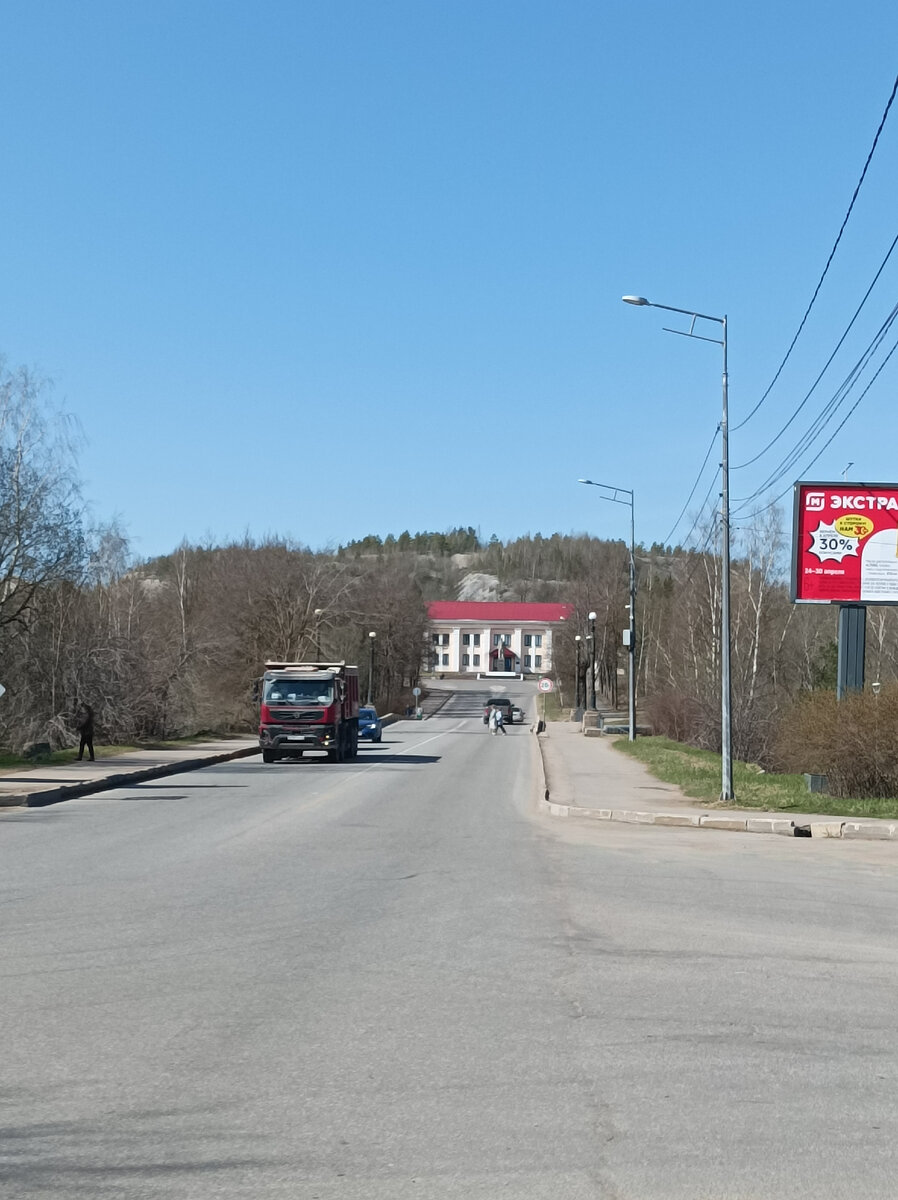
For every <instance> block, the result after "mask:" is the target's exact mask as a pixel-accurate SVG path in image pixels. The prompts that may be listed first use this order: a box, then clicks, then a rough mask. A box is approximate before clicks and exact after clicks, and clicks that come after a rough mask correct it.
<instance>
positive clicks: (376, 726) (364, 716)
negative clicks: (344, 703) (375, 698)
mask: <svg viewBox="0 0 898 1200" xmlns="http://www.w3.org/2000/svg"><path fill="white" fill-rule="evenodd" d="M382 733H383V729H382V726H381V723H380V717H379V716H378V715H377V709H376V708H368V707H367V706H363V707H362V708H360V709H359V741H361V740H362V738H370V740H371V741H372V742H379V741H380V739H381V736H382Z"/></svg>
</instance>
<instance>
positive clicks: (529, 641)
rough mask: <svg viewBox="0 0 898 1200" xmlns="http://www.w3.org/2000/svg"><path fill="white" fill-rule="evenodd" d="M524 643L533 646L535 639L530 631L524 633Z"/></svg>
mask: <svg viewBox="0 0 898 1200" xmlns="http://www.w3.org/2000/svg"><path fill="white" fill-rule="evenodd" d="M524 645H525V646H532V645H533V639H532V638H531V636H530V634H529V633H525V634H524Z"/></svg>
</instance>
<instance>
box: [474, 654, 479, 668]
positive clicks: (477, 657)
mask: <svg viewBox="0 0 898 1200" xmlns="http://www.w3.org/2000/svg"><path fill="white" fill-rule="evenodd" d="M474 666H475V667H479V666H480V655H479V654H475V655H474Z"/></svg>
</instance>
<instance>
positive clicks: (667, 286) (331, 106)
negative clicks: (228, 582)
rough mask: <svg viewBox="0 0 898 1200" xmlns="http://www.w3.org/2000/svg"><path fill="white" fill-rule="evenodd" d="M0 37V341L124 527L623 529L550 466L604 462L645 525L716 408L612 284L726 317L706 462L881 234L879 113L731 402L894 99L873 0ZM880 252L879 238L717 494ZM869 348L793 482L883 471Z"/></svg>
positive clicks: (43, 26) (618, 515)
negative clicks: (73, 440)
mask: <svg viewBox="0 0 898 1200" xmlns="http://www.w3.org/2000/svg"><path fill="white" fill-rule="evenodd" d="M0 36H2V43H3V46H4V69H3V72H2V74H0V105H2V111H3V112H4V115H5V120H4V125H3V129H4V133H3V164H4V170H3V175H4V185H3V188H2V191H0V214H2V219H0V255H2V259H0V352H2V353H3V355H4V356H5V357H6V359H7V361H8V362H9V363H12V364H26V365H29V366H32V367H35V368H36V369H37V370H39V371H40V372H42V373H43V374H45V375H47V376H48V377H49V378H50V379H52V381H53V395H54V398H55V400H56V402H57V403H58V404H59V405H61V406H62V407H64V408H65V409H66V410H67V411H69V412H71V413H73V414H74V415H75V416H76V417H77V419H78V421H79V422H80V426H81V430H82V435H83V436H82V439H81V446H80V455H79V464H80V471H81V474H82V476H83V480H84V491H85V495H86V497H87V499H88V500H89V502H90V504H91V508H92V511H93V514H94V517H95V518H96V519H97V520H98V521H105V520H108V519H109V518H112V517H114V516H117V517H118V518H119V519H120V520H121V522H122V523H123V525H124V527H125V528H126V530H127V532H128V534H129V535H130V537H131V539H132V545H133V548H134V550H135V552H136V553H137V554H138V555H140V556H150V555H154V554H159V553H167V552H169V551H170V550H172V549H173V548H174V547H175V546H176V545H177V544H178V543H179V542H180V541H181V540H182V539H183V538H185V537H186V538H187V539H188V540H190V541H192V542H197V541H206V540H207V539H211V540H212V541H214V542H219V543H220V542H225V541H227V540H230V539H232V538H240V537H242V536H243V534H244V533H246V532H249V533H250V534H252V535H254V536H256V537H262V536H265V535H268V534H277V535H281V536H285V537H292V538H295V539H297V540H298V541H300V542H302V543H305V544H307V545H310V546H312V547H314V548H320V547H325V546H328V545H335V544H337V543H338V542H345V541H347V540H349V539H351V538H353V537H361V536H363V535H365V534H367V533H380V534H382V535H385V534H387V533H390V532H392V533H396V534H398V533H400V532H401V531H402V530H403V529H406V528H407V529H410V530H412V531H415V530H422V529H433V530H440V529H446V528H449V527H452V526H455V525H462V526H467V525H473V526H474V527H476V528H479V529H480V530H481V531H482V533H483V535H484V536H485V537H488V536H489V535H490V534H492V533H496V534H498V535H499V536H500V537H503V538H505V537H514V536H517V535H519V534H522V533H527V532H531V533H536V532H542V533H543V534H549V533H552V532H555V531H560V532H583V531H587V532H593V533H596V534H598V535H599V536H605V537H621V536H625V535H626V533H627V529H628V515H627V513H626V511H625V510H624V509H622V508H620V507H619V506H616V505H611V504H603V503H601V501H600V500H599V499H598V494H597V493H596V492H595V491H594V489H587V488H583V487H581V486H578V485H577V483H576V480H577V478H578V477H581V476H588V477H590V478H593V479H597V480H605V481H608V482H610V483H613V484H619V485H621V486H624V487H627V488H633V490H634V491H635V495H636V519H637V529H636V533H637V538H638V540H640V541H643V542H645V543H646V544H648V543H651V542H653V541H656V540H661V539H664V538H666V537H667V535H668V534H669V533H670V532H671V526H672V525H673V522H674V519H675V518H676V516H677V514H678V513H679V512H680V510H681V508H682V507H683V504H684V502H685V501H686V498H687V495H688V493H689V490H690V488H691V487H692V485H693V483H694V482H695V479H696V475H697V473H698V469H699V466H700V464H701V461H702V459H703V457H704V455H705V451H706V449H707V448H708V445H709V443H710V440H711V438H712V435H713V433H714V429H715V427H716V425H717V422H718V421H719V418H720V399H721V392H720V365H721V363H720V354H719V349H718V348H717V347H716V346H713V345H710V344H706V343H702V342H696V341H692V342H690V341H688V340H687V339H686V338H680V337H673V336H671V335H670V334H668V333H665V332H663V326H664V325H672V324H674V322H675V321H676V320H677V319H676V318H674V319H673V320H669V319H668V318H669V317H671V316H672V314H665V313H661V312H659V311H657V310H652V309H637V308H632V307H630V306H627V305H624V304H622V303H621V301H620V297H621V296H622V295H623V294H624V293H638V294H641V295H644V296H647V297H649V298H650V299H652V300H655V301H657V302H659V303H662V304H669V305H672V306H675V307H683V308H696V309H698V310H699V311H701V312H706V313H710V314H713V315H723V314H727V316H728V321H729V368H730V415H731V426H732V427H733V432H732V436H731V440H730V454H731V462H732V464H733V466H734V468H737V467H738V466H739V464H741V463H743V462H744V461H746V460H747V459H749V458H751V457H752V456H753V455H755V454H756V453H757V452H758V451H759V450H761V449H762V448H763V447H764V446H765V444H766V443H767V442H768V441H769V439H770V438H771V437H772V436H773V434H775V433H776V432H777V431H778V430H779V429H780V427H781V426H782V425H783V423H784V422H785V421H786V420H787V419H788V417H789V416H790V415H791V414H792V412H793V411H794V409H795V407H796V406H797V404H798V403H799V402H800V400H801V399H802V398H803V396H804V395H805V393H806V392H807V390H808V389H809V388H810V386H811V384H812V383H813V381H814V379H815V378H816V376H817V374H818V373H819V371H820V370H821V368H822V367H823V365H824V363H825V362H826V360H827V358H828V357H829V355H830V354H831V353H832V351H833V349H834V348H835V346H836V343H837V342H838V340H839V338H840V337H841V335H842V333H843V331H844V329H845V326H846V325H847V323H848V321H849V320H850V319H851V316H852V314H853V313H854V311H855V309H856V308H857V306H858V304H859V303H860V300H861V298H862V296H863V294H864V292H865V291H866V289H867V288H868V286H869V284H870V283H871V281H872V280H873V277H874V275H875V273H876V271H877V269H878V268H879V266H880V264H881V262H882V260H883V258H884V257H885V255H886V253H887V251H888V249H889V246H890V244H891V242H892V240H893V238H894V237H895V234H896V233H898V221H896V206H895V195H896V182H898V179H896V175H898V173H896V158H898V111H893V113H892V114H891V115H890V118H889V120H888V121H887V122H886V125H885V128H884V131H883V134H882V136H881V139H880V142H879V145H878V148H877V151H876V154H875V156H874V158H873V160H872V162H871V165H870V168H869V171H868V174H867V177H866V180H865V182H864V186H863V188H862V189H861V192H860V194H859V196H858V199H857V202H856V205H855V208H854V211H853V213H852V217H851V220H850V221H849V223H848V226H847V227H846V230H845V234H844V236H843V239H842V243H841V245H840V247H839V250H838V252H837V254H836V257H835V258H834V260H833V265H832V267H831V268H830V272H829V275H828V276H827V279H826V281H825V282H824V285H823V288H822V289H821V293H820V297H819V299H818V301H817V303H816V304H815V306H814V309H813V311H812V313H811V316H810V317H809V319H808V322H807V325H806V327H805V329H804V331H803V333H802V336H801V338H800V339H799V342H798V344H797V346H796V348H795V351H794V352H793V354H792V356H791V358H790V360H789V362H788V363H787V365H786V368H785V369H784V371H783V373H782V376H781V377H780V379H779V381H778V382H777V385H776V387H775V388H774V389H773V391H772V392H771V393H770V396H769V398H768V399H767V400H766V401H765V403H764V405H763V406H762V407H761V409H760V410H759V411H758V413H757V414H756V415H755V416H754V417H753V418H752V420H751V421H749V422H748V424H747V425H745V427H744V428H741V429H739V430H738V431H737V430H736V429H735V426H736V425H737V424H739V423H740V422H741V420H742V419H743V418H744V417H745V416H746V415H747V414H748V413H749V412H750V410H751V409H752V408H753V407H754V405H755V404H756V403H757V401H758V400H759V399H760V397H761V395H762V393H763V392H764V390H765V388H766V387H767V385H768V384H769V383H770V381H771V379H772V377H773V375H774V373H775V371H776V369H777V367H778V366H779V364H780V361H781V360H782V358H783V355H784V354H785V352H786V350H787V348H788V346H789V343H790V341H791V340H792V337H793V335H794V334H795V332H796V330H797V328H798V325H799V322H800V321H801V318H802V315H803V314H804V311H805V309H806V307H807V305H808V302H809V301H810V298H811V295H812V293H813V290H814V287H815V285H816V283H817V280H818V278H819V276H820V274H821V272H822V270H823V267H824V264H825V262H826V258H827V256H828V254H829V251H830V249H831V247H832V244H833V242H834V240H835V238H836V234H837V233H838V230H839V226H840V224H841V222H842V219H843V217H844V215H845V212H846V210H847V207H848V204H849V201H850V199H851V196H852V192H853V191H854V188H855V185H856V183H857V180H858V178H859V176H860V173H861V169H862V168H863V165H864V161H865V159H866V157H867V154H868V151H869V149H870V146H871V144H872V141H873V136H874V134H875V132H876V129H877V126H878V124H879V122H880V118H881V116H882V113H883V110H884V108H885V105H886V102H887V100H888V98H889V95H890V93H891V90H892V85H893V82H894V79H895V75H896V71H898V58H896V56H895V53H894V50H895V46H896V45H898V6H895V5H894V3H893V2H887V0H881V2H880V0H875V2H870V3H864V2H863V0H862V2H861V3H857V4H853V5H846V4H844V3H827V2H826V0H822V2H820V0H816V2H814V3H811V2H810V0H798V2H793V3H785V4H784V3H783V0H777V2H776V3H774V2H772V0H758V2H756V3H754V4H752V5H740V6H728V5H721V4H719V3H715V4H711V3H706V2H704V0H698V2H696V3H692V4H689V5H677V4H671V3H670V2H669V0H666V2H661V0H645V2H643V3H641V4H638V5H633V4H624V3H609V2H600V0H594V2H592V3H587V2H585V0H577V2H573V0H568V2H565V0H560V2H559V0H556V2H555V3H553V4H551V5H548V4H545V3H535V2H531V0H517V2H514V3H512V2H509V0H506V2H496V0H478V2H477V3H473V2H468V0H452V2H451V3H450V2H448V0H446V2H442V3H436V2H428V0H377V2H374V0H371V2H369V3H358V2H348V0H346V2H342V0H327V2H321V3H303V2H301V0H297V2H295V3H280V2H275V0H255V2H254V3H253V4H252V5H250V4H248V3H237V2H233V0H215V2H212V0H177V2H173V0H153V3H149V4H142V5H138V4H122V3H120V2H119V0H104V2H100V0H79V3H77V4H73V3H71V2H69V0H66V2H62V0H28V3H27V4H26V3H24V2H22V0H19V2H16V3H10V4H7V5H5V6H4V9H3V12H2V15H0ZM895 109H896V110H898V102H896V105H895ZM894 257H895V259H896V260H898V252H896V254H895V256H894ZM896 282H898V261H896V262H895V263H892V262H891V260H890V262H889V264H888V265H887V266H886V268H885V270H884V271H883V274H882V276H881V279H880V281H879V283H878V285H877V287H876V288H875V289H874V291H873V293H872V294H871V296H870V299H869V300H868V302H867V304H866V306H865V308H864V310H863V312H862V314H861V316H860V317H859V318H858V321H857V323H856V326H855V328H854V329H853V330H852V332H851V333H850V334H849V336H848V338H847V339H846V342H845V345H844V347H843V349H842V351H840V353H839V354H838V355H837V357H836V359H835V360H834V362H833V365H832V367H831V368H830V369H829V371H828V372H827V373H826V375H825V376H824V379H823V381H822V382H821V384H820V385H819V387H818V390H817V391H816V392H815V393H814V394H813V396H812V398H811V399H810V400H809V401H808V403H807V405H806V408H805V410H803V413H802V415H801V416H800V417H799V418H798V419H797V420H796V422H795V423H794V425H793V426H792V427H790V429H789V430H788V431H787V433H786V434H784V435H783V437H782V439H781V440H780V441H779V442H778V443H777V445H776V446H775V447H774V449H773V450H771V451H769V452H768V453H767V454H766V455H765V456H763V457H762V458H761V459H760V460H759V461H758V462H757V463H756V464H753V465H752V466H750V467H746V468H744V469H741V470H738V469H734V471H733V476H732V483H731V493H732V496H733V497H734V500H739V499H741V498H742V497H745V496H749V495H751V494H752V493H753V492H754V491H756V490H758V489H759V488H760V486H761V485H762V484H763V483H764V481H765V479H766V478H767V476H768V475H769V474H770V473H771V471H772V470H773V468H774V467H776V465H777V463H778V462H779V461H780V459H781V458H782V457H783V454H784V453H785V452H786V451H787V450H789V449H790V448H791V446H792V445H793V444H794V442H795V441H796V440H797V438H798V436H799V435H800V434H801V433H802V432H803V430H804V429H805V427H806V425H807V423H808V420H810V419H811V418H812V417H813V416H814V415H816V413H817V412H818V411H819V410H820V408H821V407H822V405H823V404H824V403H825V402H826V401H827V400H828V399H830V398H831V397H832V396H833V395H834V393H835V392H836V390H837V388H838V386H839V384H840V383H841V382H842V380H843V379H844V378H845V376H846V375H847V374H848V372H849V371H850V369H851V367H852V366H853V364H854V363H855V361H857V359H858V358H859V357H860V355H861V354H862V353H863V350H864V348H865V347H866V346H867V345H868V344H869V343H870V341H871V339H872V338H873V336H874V334H875V332H876V330H877V329H878V328H879V327H880V325H881V324H882V323H883V321H884V320H885V319H886V317H887V316H888V314H889V313H890V311H891V309H892V307H893V305H894V304H895V301H896V299H898V297H896ZM682 327H683V328H686V327H687V326H682ZM697 332H698V330H697ZM703 332H705V333H706V334H707V335H709V336H717V331H716V327H709V328H706V329H705V330H704V331H703ZM894 332H895V333H896V334H898V327H896V329H895V331H894ZM893 340H894V339H893V337H892V338H891V339H890V338H889V337H887V338H886V341H885V342H884V344H883V348H882V351H881V352H880V356H879V358H878V359H876V358H875V359H874V360H873V362H872V363H871V366H870V368H869V370H868V374H867V375H866V376H864V377H862V379H861V382H860V384H859V386H858V387H857V388H856V390H855V391H854V392H853V393H852V394H851V398H850V399H849V401H848V406H849V407H850V404H851V403H853V400H854V399H856V398H857V395H858V394H859V392H860V390H861V389H862V387H863V386H864V382H865V381H866V380H867V379H869V377H870V375H872V373H873V371H874V370H875V369H876V366H877V365H878V364H879V362H880V361H881V359H882V358H884V356H885V353H886V352H887V351H888V349H889V348H890V347H891V345H892V341H893ZM896 380H898V353H896V355H895V357H894V358H893V359H892V360H891V361H890V362H889V363H888V364H887V365H886V366H885V367H884V368H883V370H882V373H881V374H880V376H879V378H878V379H877V381H876V382H875V383H874V384H873V385H872V387H871V388H870V391H869V392H868V393H867V395H866V397H865V398H864V399H863V401H862V402H861V404H860V405H859V407H858V409H857V411H856V413H855V414H854V415H853V417H852V418H851V419H850V420H849V421H848V422H847V424H846V425H845V427H844V429H842V430H841V432H840V433H839V434H838V435H837V437H836V438H835V440H834V441H833V443H832V445H831V446H830V447H829V449H828V450H827V451H826V452H825V453H824V454H823V456H822V457H821V459H820V460H819V462H818V463H817V464H816V465H815V466H814V468H813V470H811V471H810V472H809V473H808V475H807V477H809V478H820V479H823V478H837V479H838V478H841V476H842V472H843V469H844V468H845V467H846V465H847V464H848V463H849V462H853V463H854V466H853V467H852V468H851V470H850V471H849V476H848V477H849V478H854V479H868V480H876V479H881V480H893V479H895V478H896V477H898V462H896V448H898V405H896V404H895V400H894V397H895V390H896ZM844 411H845V410H844V409H843V412H842V415H844ZM805 417H807V420H806V419H805ZM839 420H841V416H839V417H838V418H837V419H836V421H835V422H834V423H833V424H831V425H829V426H828V427H827V432H826V433H825V434H824V436H823V438H822V439H821V440H820V441H818V442H817V443H816V446H815V449H814V450H811V451H809V452H808V453H807V454H805V455H804V456H803V457H802V459H801V462H800V464H798V465H796V467H795V469H794V470H791V471H790V472H788V473H787V475H786V476H785V477H784V480H783V482H782V483H780V484H779V485H777V486H776V487H775V488H774V489H773V491H770V490H769V489H767V490H764V491H763V494H764V496H765V497H766V496H768V495H770V496H772V495H775V494H776V493H778V492H779V491H782V490H783V488H785V487H787V486H788V485H789V484H790V483H791V482H792V480H793V479H796V478H799V477H801V476H802V475H803V474H804V472H803V470H802V468H803V467H804V464H805V463H806V462H807V461H808V460H809V459H810V458H811V457H813V454H814V453H815V452H816V449H819V447H820V445H822V442H823V441H825V440H826V438H827V437H828V436H829V434H830V433H831V432H832V431H833V429H834V428H835V427H836V425H837V424H838V422H839ZM718 460H719V454H717V453H716V452H715V453H712V455H711V461H712V463H714V464H716V462H717V461H718ZM287 480H288V481H289V485H287V484H285V481H287ZM711 484H712V475H711V473H710V471H709V472H707V473H706V475H705V477H704V479H703V481H702V483H701V484H700V486H699V488H698V490H697V492H696V497H695V502H694V503H693V505H692V506H691V507H690V509H689V511H690V514H692V515H694V512H695V509H696V508H697V507H698V503H699V502H700V501H701V500H702V499H703V498H704V496H705V495H706V491H707V487H708V486H709V485H711ZM717 490H718V489H717V488H716V487H714V488H712V494H713V493H714V492H716V491H717ZM738 507H739V506H738V505H737V504H734V512H735V511H736V509H738ZM764 519H765V520H766V518H764ZM690 524H691V516H690V517H688V518H687V519H686V520H685V521H684V522H683V523H681V525H680V527H679V530H678V531H677V535H678V536H680V537H682V536H683V535H684V534H685V533H686V532H687V530H688V529H689V526H690ZM674 540H677V537H676V536H675V537H674Z"/></svg>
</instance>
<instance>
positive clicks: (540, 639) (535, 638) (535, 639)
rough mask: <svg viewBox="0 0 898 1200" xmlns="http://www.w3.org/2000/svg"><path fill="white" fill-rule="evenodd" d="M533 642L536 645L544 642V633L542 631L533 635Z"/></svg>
mask: <svg viewBox="0 0 898 1200" xmlns="http://www.w3.org/2000/svg"><path fill="white" fill-rule="evenodd" d="M533 644H534V646H541V645H542V644H543V635H542V634H541V633H535V634H534V635H533Z"/></svg>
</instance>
